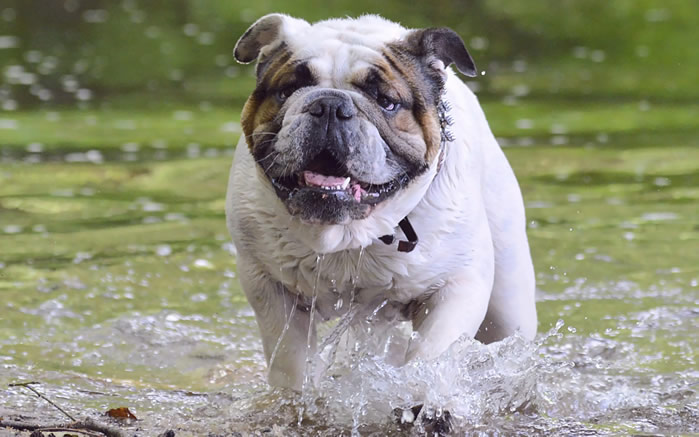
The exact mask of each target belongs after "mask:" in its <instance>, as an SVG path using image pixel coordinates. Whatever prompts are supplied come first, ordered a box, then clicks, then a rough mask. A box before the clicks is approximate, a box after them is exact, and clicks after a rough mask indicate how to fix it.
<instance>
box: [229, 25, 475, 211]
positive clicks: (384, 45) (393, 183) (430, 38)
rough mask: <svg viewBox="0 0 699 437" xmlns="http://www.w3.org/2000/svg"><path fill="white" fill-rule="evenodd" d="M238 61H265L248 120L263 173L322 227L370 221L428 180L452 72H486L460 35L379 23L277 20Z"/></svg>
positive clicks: (239, 52)
mask: <svg viewBox="0 0 699 437" xmlns="http://www.w3.org/2000/svg"><path fill="white" fill-rule="evenodd" d="M235 57H236V59H237V60H238V61H240V62H251V61H253V60H255V59H257V60H258V64H257V70H256V73H257V87H256V89H255V91H254V92H253V94H252V95H251V96H250V98H249V99H248V101H247V103H246V105H245V108H244V110H243V115H242V127H243V133H244V135H245V137H246V140H247V144H248V146H249V148H250V151H251V153H252V155H253V157H254V158H255V161H256V162H257V164H258V166H259V172H258V174H260V175H261V177H262V178H264V179H265V182H269V183H271V185H272V186H273V187H274V190H275V192H276V194H277V196H278V197H279V199H280V200H281V201H282V202H283V203H284V205H285V206H286V208H287V210H288V211H289V213H290V214H292V215H294V216H297V217H299V218H300V219H301V220H303V221H305V222H309V223H321V224H346V223H349V222H351V221H352V220H359V219H364V218H366V217H367V216H369V215H370V214H371V213H372V211H373V210H374V209H375V208H376V207H378V206H379V205H382V204H384V203H387V202H390V199H392V198H393V197H395V195H396V193H397V192H399V191H400V190H404V189H406V188H407V187H409V186H410V185H411V183H412V182H413V181H415V180H416V179H417V178H418V177H419V176H420V175H421V174H423V173H424V172H425V171H426V170H427V169H428V168H429V166H430V165H431V164H432V163H433V162H434V161H435V160H436V158H437V156H438V154H439V149H440V139H441V129H440V123H439V118H438V113H437V104H438V103H439V99H440V97H441V92H442V87H443V84H444V80H445V78H446V72H445V70H444V69H445V68H446V66H448V65H449V64H450V63H452V62H454V63H455V64H456V65H457V67H458V68H459V69H460V70H461V71H462V72H464V73H465V74H469V75H475V67H474V65H473V61H472V60H471V57H470V56H469V54H468V52H467V51H466V49H465V47H464V45H463V42H462V41H461V39H460V38H459V37H458V36H457V35H456V34H455V33H454V32H453V31H451V30H449V29H424V30H413V31H406V30H405V29H403V28H401V27H400V26H398V25H396V24H394V23H391V22H388V21H385V20H383V19H380V18H378V17H372V16H367V17H363V18H362V19H360V20H357V21H355V22H353V24H351V25H350V24H348V22H346V21H342V20H337V21H332V20H331V21H325V22H321V23H317V24H315V25H313V26H311V25H310V24H308V23H306V22H305V21H302V20H297V19H294V18H291V17H287V16H283V15H278V14H273V15H268V16H265V17H263V18H261V19H260V20H258V21H257V22H256V23H255V24H253V25H252V26H251V27H250V29H248V31H247V32H246V33H245V34H244V35H243V36H242V37H241V38H240V40H239V41H238V44H237V45H236V49H235Z"/></svg>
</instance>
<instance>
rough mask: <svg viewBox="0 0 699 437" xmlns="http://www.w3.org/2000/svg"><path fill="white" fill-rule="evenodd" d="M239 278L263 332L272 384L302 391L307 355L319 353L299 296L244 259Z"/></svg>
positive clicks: (241, 263) (261, 332) (314, 334)
mask: <svg viewBox="0 0 699 437" xmlns="http://www.w3.org/2000/svg"><path fill="white" fill-rule="evenodd" d="M238 275H239V277H240V283H241V285H242V286H243V290H244V291H245V294H246V295H247V298H248V302H250V305H251V306H252V309H253V310H254V311H255V317H256V319H257V325H258V326H259V328H260V334H261V336H262V346H263V348H264V352H265V359H266V360H267V368H268V376H267V379H268V382H269V384H270V385H273V386H275V387H285V388H291V389H294V390H298V391H300V390H301V388H302V387H303V382H304V377H305V370H306V360H307V357H308V354H311V355H312V354H314V353H315V350H316V332H315V326H313V327H311V326H310V315H309V313H308V311H307V310H305V309H303V308H302V305H301V302H302V301H301V298H300V297H299V296H298V295H294V294H292V293H290V292H289V291H288V290H287V289H286V288H285V287H284V286H283V285H282V284H281V283H279V282H276V281H274V280H272V279H271V278H269V276H268V275H267V274H266V273H265V272H263V271H262V270H261V269H257V268H256V266H254V265H251V264H249V263H246V262H245V261H244V259H242V258H241V257H239V258H238ZM309 329H311V331H310V342H309Z"/></svg>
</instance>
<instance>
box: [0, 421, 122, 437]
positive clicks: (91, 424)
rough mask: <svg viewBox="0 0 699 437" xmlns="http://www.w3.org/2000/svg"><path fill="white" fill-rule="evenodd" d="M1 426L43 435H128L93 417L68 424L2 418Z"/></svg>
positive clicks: (96, 436) (118, 436)
mask: <svg viewBox="0 0 699 437" xmlns="http://www.w3.org/2000/svg"><path fill="white" fill-rule="evenodd" d="M0 428H10V429H16V430H18V431H34V432H37V431H38V432H40V433H42V435H43V433H49V434H50V433H55V432H73V433H76V432H78V433H80V435H88V436H95V437H101V436H106V437H126V434H124V432H122V431H121V430H119V429H117V428H114V427H112V426H109V425H105V424H103V423H100V422H97V421H96V420H94V419H91V418H87V419H85V420H81V421H79V422H73V423H68V424H63V423H62V424H38V423H31V422H20V421H17V420H0ZM37 435H38V434H37Z"/></svg>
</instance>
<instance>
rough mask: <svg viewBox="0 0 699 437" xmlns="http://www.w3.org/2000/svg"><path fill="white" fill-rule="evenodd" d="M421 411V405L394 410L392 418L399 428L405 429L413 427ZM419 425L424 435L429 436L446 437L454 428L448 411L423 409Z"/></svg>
mask: <svg viewBox="0 0 699 437" xmlns="http://www.w3.org/2000/svg"><path fill="white" fill-rule="evenodd" d="M422 409H423V405H422V404H420V405H416V406H414V407H411V408H395V409H394V410H393V416H394V418H395V420H396V423H398V424H399V425H400V426H401V428H405V429H407V428H410V427H412V426H414V425H415V420H417V418H418V416H419V415H420V412H421V411H422ZM421 424H422V428H423V429H424V431H425V434H426V435H429V436H446V435H448V434H449V433H450V432H451V431H452V429H453V428H454V425H453V423H452V417H451V413H450V412H449V411H448V410H435V409H431V408H428V409H425V411H424V412H423V413H422V416H421Z"/></svg>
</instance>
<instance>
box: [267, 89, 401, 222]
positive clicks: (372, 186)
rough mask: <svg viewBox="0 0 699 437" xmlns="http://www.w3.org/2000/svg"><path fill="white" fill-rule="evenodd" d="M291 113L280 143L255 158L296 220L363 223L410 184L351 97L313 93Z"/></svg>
mask: <svg viewBox="0 0 699 437" xmlns="http://www.w3.org/2000/svg"><path fill="white" fill-rule="evenodd" d="M299 93H300V92H299ZM297 94H298V93H297ZM355 98H356V97H355ZM285 108H286V112H285V113H284V115H283V120H282V121H281V129H280V130H279V133H278V134H277V136H276V141H273V142H272V141H267V142H266V147H260V148H259V150H256V153H255V156H256V159H257V162H258V164H259V165H260V167H261V168H262V169H263V171H264V172H265V175H266V176H267V177H268V178H269V179H270V180H271V182H272V184H273V186H274V188H275V190H276V192H277V195H278V196H279V198H280V199H281V200H282V201H283V202H284V203H285V205H286V207H287V209H288V210H289V212H290V213H291V214H292V215H295V216H298V217H300V218H301V219H303V220H306V221H308V222H313V223H330V224H339V223H347V222H349V221H350V220H356V219H362V218H365V217H366V216H368V214H369V213H370V212H371V209H372V207H373V206H374V205H376V204H378V203H380V202H381V201H383V200H385V199H387V198H388V197H389V196H390V195H391V194H392V193H393V192H395V191H396V190H397V189H399V188H400V187H401V186H402V185H403V184H405V183H406V182H407V180H404V181H403V180H401V178H400V175H402V174H405V171H403V170H402V169H401V168H400V160H399V159H390V155H391V151H390V149H389V147H388V145H387V143H386V142H385V141H384V140H383V138H382V137H381V135H380V133H379V131H378V129H377V128H376V126H374V125H373V124H372V123H371V122H370V121H369V119H368V118H367V117H366V116H365V115H364V114H363V113H362V112H361V111H360V110H359V109H358V107H357V105H356V104H355V102H354V101H353V96H352V95H351V94H350V93H348V92H345V91H342V90H337V89H329V88H319V89H313V90H310V91H308V92H306V93H305V94H299V95H296V96H293V97H292V98H290V99H289V101H288V102H286V104H285Z"/></svg>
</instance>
